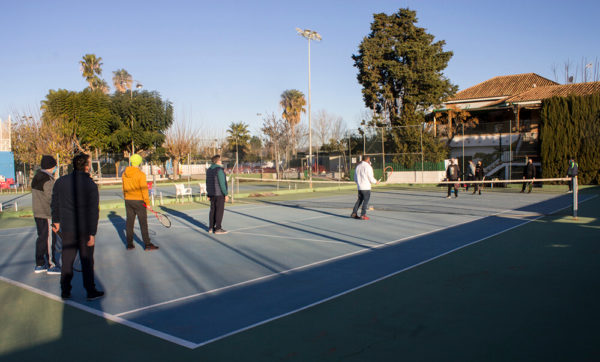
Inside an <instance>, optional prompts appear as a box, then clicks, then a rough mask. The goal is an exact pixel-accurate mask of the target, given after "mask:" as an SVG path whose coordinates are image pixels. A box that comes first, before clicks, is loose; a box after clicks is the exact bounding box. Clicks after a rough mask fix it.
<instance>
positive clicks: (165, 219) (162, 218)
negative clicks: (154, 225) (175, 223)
mask: <svg viewBox="0 0 600 362" xmlns="http://www.w3.org/2000/svg"><path fill="white" fill-rule="evenodd" d="M144 206H146V209H148V210H150V211H152V213H154V216H156V218H157V219H158V221H159V222H160V223H161V224H163V226H164V227H166V228H170V227H171V220H170V219H169V218H168V217H167V215H165V214H163V213H160V212H158V211H154V210H152V208H151V207H150V206H148V205H146V204H144Z"/></svg>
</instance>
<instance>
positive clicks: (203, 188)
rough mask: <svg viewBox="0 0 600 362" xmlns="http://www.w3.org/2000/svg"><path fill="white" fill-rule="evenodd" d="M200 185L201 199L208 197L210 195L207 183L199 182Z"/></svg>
mask: <svg viewBox="0 0 600 362" xmlns="http://www.w3.org/2000/svg"><path fill="white" fill-rule="evenodd" d="M198 185H200V199H201V200H202V199H206V198H207V197H208V191H206V184H203V183H199V184H198Z"/></svg>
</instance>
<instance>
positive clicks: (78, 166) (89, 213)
mask: <svg viewBox="0 0 600 362" xmlns="http://www.w3.org/2000/svg"><path fill="white" fill-rule="evenodd" d="M90 168H91V163H90V156H89V155H86V154H84V153H81V154H78V155H76V156H75V157H74V158H73V172H72V173H70V174H68V175H65V176H62V177H61V178H59V179H58V180H56V182H55V183H54V188H53V190H52V203H51V208H52V230H53V231H54V232H58V231H59V230H60V231H61V233H62V242H63V252H62V270H61V274H60V286H61V297H62V299H69V298H71V280H72V279H73V262H74V261H75V257H76V256H77V253H79V258H80V259H81V271H82V274H83V287H84V288H85V290H86V291H87V299H88V300H94V299H98V298H102V297H103V296H104V292H103V291H99V290H97V289H96V284H95V282H94V246H95V245H96V231H97V230H98V217H99V208H98V207H99V196H98V186H97V185H96V183H94V181H93V180H92V178H91V177H90V174H89V171H90Z"/></svg>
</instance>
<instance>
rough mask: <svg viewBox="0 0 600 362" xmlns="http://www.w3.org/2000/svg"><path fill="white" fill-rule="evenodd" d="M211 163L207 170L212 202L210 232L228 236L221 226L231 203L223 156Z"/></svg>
mask: <svg viewBox="0 0 600 362" xmlns="http://www.w3.org/2000/svg"><path fill="white" fill-rule="evenodd" d="M211 161H212V165H210V167H209V168H208V170H206V194H207V196H208V199H209V200H210V212H209V214H208V232H209V233H210V232H212V233H215V234H227V231H225V230H223V227H222V225H221V223H222V222H223V214H224V213H225V202H227V201H229V196H228V195H227V177H226V176H225V170H224V169H223V163H222V162H221V156H220V155H215V156H213V157H212V159H211Z"/></svg>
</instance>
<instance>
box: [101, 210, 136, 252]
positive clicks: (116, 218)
mask: <svg viewBox="0 0 600 362" xmlns="http://www.w3.org/2000/svg"><path fill="white" fill-rule="evenodd" d="M107 217H108V220H109V221H110V222H111V223H112V224H113V226H114V228H115V230H116V231H117V234H118V235H119V239H120V240H121V243H123V246H127V235H126V230H125V227H126V221H125V219H123V217H121V216H120V215H119V214H117V213H116V212H114V211H111V212H109V213H108V215H107ZM136 220H137V218H136ZM134 231H135V229H134ZM133 242H134V243H137V244H138V245H139V246H141V247H142V248H144V246H145V244H144V242H143V241H142V239H140V238H139V237H138V236H137V235H136V234H135V232H134V233H133Z"/></svg>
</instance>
